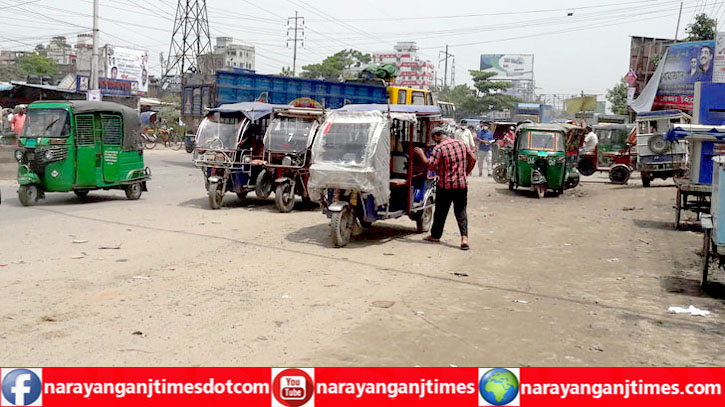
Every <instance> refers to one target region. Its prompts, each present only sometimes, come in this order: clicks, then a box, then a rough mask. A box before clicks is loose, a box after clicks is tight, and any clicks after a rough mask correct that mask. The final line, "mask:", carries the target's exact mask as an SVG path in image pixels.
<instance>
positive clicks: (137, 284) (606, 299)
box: [0, 150, 725, 366]
mask: <svg viewBox="0 0 725 407" xmlns="http://www.w3.org/2000/svg"><path fill="white" fill-rule="evenodd" d="M146 157H147V164H148V165H149V166H151V168H152V170H153V173H154V177H153V180H152V181H151V182H150V183H149V189H150V190H149V192H148V193H145V194H144V195H143V196H142V198H141V200H139V201H127V200H126V199H125V196H124V195H123V193H122V192H119V191H110V192H108V191H106V192H104V191H99V192H95V193H91V195H90V197H89V199H88V200H87V202H80V201H79V200H78V199H77V198H76V197H75V195H73V194H72V193H67V194H48V196H47V199H46V200H44V201H41V202H40V203H39V204H38V205H37V206H35V207H31V208H25V207H21V206H20V204H19V202H18V200H17V196H16V195H15V190H16V186H15V184H14V181H12V180H3V181H0V189H1V190H2V196H3V202H2V205H0V230H2V236H1V237H0V265H1V266H0V286H2V287H3V294H2V296H0V360H2V361H3V362H4V363H5V364H6V365H9V366H10V365H34V366H44V365H91V366H94V365H113V366H124V365H296V364H303V365H434V366H436V365H437V366H448V365H449V364H454V365H459V366H473V365H488V366H496V365H507V366H510V365H552V366H559V365H634V366H643V365H723V364H725V356H724V355H725V352H723V351H724V350H725V345H724V344H723V341H722V338H723V334H725V306H724V302H723V298H725V294H723V293H724V292H725V290H723V285H721V284H719V283H718V282H717V281H725V279H723V278H722V276H723V272H722V271H721V272H718V273H716V274H715V276H714V277H715V284H713V286H712V288H711V289H710V290H708V292H706V293H703V292H702V291H701V290H700V289H699V288H698V279H699V267H700V263H701V257H700V256H699V254H698V253H697V251H698V248H700V247H701V246H702V237H701V236H702V235H701V234H700V233H699V230H698V229H697V228H696V227H693V228H692V229H691V230H690V231H675V230H673V228H672V226H671V225H672V220H673V210H672V204H673V200H674V195H675V190H674V188H673V187H672V183H671V181H668V182H662V181H658V182H655V183H654V184H653V187H652V188H649V189H644V188H642V187H641V185H640V184H639V182H638V181H633V182H631V183H630V185H626V186H614V185H611V184H608V183H606V182H605V181H606V179H605V178H604V177H603V176H599V177H592V178H589V179H587V180H586V181H585V182H584V183H583V184H582V185H581V186H580V187H579V188H577V189H576V190H573V191H567V192H566V193H565V195H564V196H562V197H559V198H556V197H546V198H545V199H543V200H538V199H536V198H535V197H534V196H533V195H532V194H529V193H523V192H519V193H512V192H509V191H508V189H507V188H506V186H504V185H499V184H495V183H493V181H492V180H491V179H490V178H488V177H483V178H479V177H474V178H472V181H471V193H470V194H469V212H468V213H469V217H470V229H471V246H472V250H470V251H468V252H464V251H461V250H458V248H457V243H458V237H457V230H456V227H455V221H454V219H453V216H452V214H451V216H450V217H449V223H448V224H447V226H446V231H445V234H444V241H445V244H440V245H434V244H430V243H425V242H423V241H421V238H422V237H423V236H422V235H417V234H414V233H412V232H413V227H414V224H413V222H412V221H410V220H408V219H400V220H397V221H389V222H380V223H376V224H375V225H374V226H373V228H372V229H371V230H370V231H369V233H368V234H366V235H364V236H361V237H359V238H357V239H356V240H355V241H354V242H352V243H351V244H350V246H349V247H346V248H342V249H335V248H333V247H332V245H331V240H330V236H329V230H328V221H327V218H325V216H323V215H322V214H321V213H320V211H319V210H317V209H316V208H310V207H307V208H305V207H304V206H303V205H302V203H301V202H299V204H298V208H297V210H296V211H294V212H293V213H289V214H280V213H277V212H276V211H275V209H274V206H273V204H272V202H271V201H267V202H260V201H255V200H254V199H250V202H249V203H248V204H247V205H244V206H242V205H240V204H239V202H238V201H237V198H236V196H234V195H232V194H228V195H227V196H226V198H225V201H224V205H223V208H222V209H221V210H218V211H212V210H209V209H208V207H207V198H206V195H205V191H204V188H203V178H202V174H201V173H200V171H198V170H197V169H195V168H194V167H193V166H192V165H191V163H190V156H189V155H187V154H186V153H183V152H171V151H163V150H162V151H151V152H147V155H146ZM250 197H253V194H250ZM673 305H677V306H685V307H686V306H689V305H694V306H696V307H698V308H700V309H706V310H709V311H711V312H712V314H711V315H709V316H706V317H696V316H689V315H674V314H668V312H667V308H668V307H669V306H673Z"/></svg>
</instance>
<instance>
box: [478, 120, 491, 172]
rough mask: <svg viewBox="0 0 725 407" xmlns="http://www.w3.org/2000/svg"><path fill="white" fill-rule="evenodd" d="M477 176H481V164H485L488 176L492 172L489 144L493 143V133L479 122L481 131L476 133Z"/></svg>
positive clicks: (484, 124)
mask: <svg viewBox="0 0 725 407" xmlns="http://www.w3.org/2000/svg"><path fill="white" fill-rule="evenodd" d="M476 142H477V143H478V176H479V177H482V176H483V163H484V162H485V163H486V171H488V176H489V177H490V176H491V173H492V172H493V162H492V153H491V143H493V133H491V130H489V129H488V125H487V124H486V123H484V122H481V130H479V131H478V137H477V140H476Z"/></svg>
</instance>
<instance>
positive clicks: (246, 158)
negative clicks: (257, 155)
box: [242, 155, 252, 164]
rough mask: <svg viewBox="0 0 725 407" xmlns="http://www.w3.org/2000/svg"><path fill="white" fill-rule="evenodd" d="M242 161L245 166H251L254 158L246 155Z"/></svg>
mask: <svg viewBox="0 0 725 407" xmlns="http://www.w3.org/2000/svg"><path fill="white" fill-rule="evenodd" d="M242 161H244V164H249V163H251V162H252V157H250V156H248V155H245V156H244V159H243V160H242Z"/></svg>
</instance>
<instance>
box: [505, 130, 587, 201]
mask: <svg viewBox="0 0 725 407" xmlns="http://www.w3.org/2000/svg"><path fill="white" fill-rule="evenodd" d="M566 135H567V128H566V127H565V126H563V125H559V124H550V123H523V124H521V125H519V126H518V128H517V129H516V141H515V142H514V149H513V152H512V154H511V156H510V158H509V164H508V174H509V189H510V190H515V189H517V188H518V187H524V188H531V190H533V191H535V192H536V194H537V196H538V197H539V198H543V197H544V195H545V194H546V191H547V190H553V191H554V192H555V193H556V194H557V195H560V194H562V193H563V192H564V189H565V188H567V185H571V184H573V182H571V181H570V180H569V179H568V178H569V177H572V176H578V174H576V173H575V172H576V170H574V173H571V171H570V170H569V168H568V167H569V166H567V153H566V147H565V143H566Z"/></svg>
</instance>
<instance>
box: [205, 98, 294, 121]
mask: <svg viewBox="0 0 725 407" xmlns="http://www.w3.org/2000/svg"><path fill="white" fill-rule="evenodd" d="M284 107H287V108H289V105H273V104H270V103H263V102H241V103H229V104H225V105H220V106H219V107H215V108H213V109H209V111H210V112H219V113H242V114H243V115H244V116H245V117H246V118H247V119H249V120H251V121H255V120H257V119H261V118H262V117H264V116H268V115H270V114H272V111H273V110H274V109H275V108H284Z"/></svg>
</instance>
